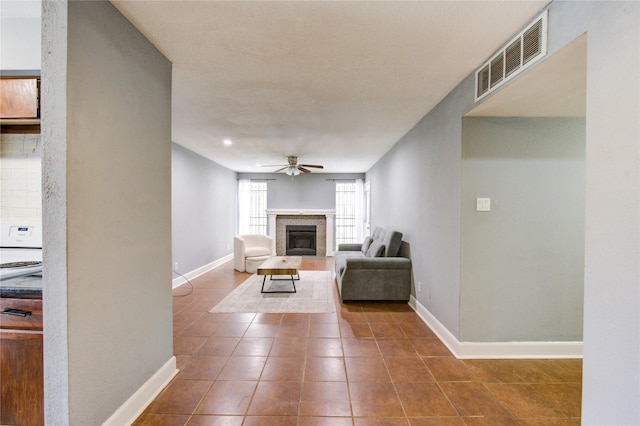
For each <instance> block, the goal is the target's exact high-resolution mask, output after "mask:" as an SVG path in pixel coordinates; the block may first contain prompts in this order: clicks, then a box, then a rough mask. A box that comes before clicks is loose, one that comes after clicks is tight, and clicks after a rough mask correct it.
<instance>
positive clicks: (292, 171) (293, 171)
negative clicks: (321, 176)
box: [264, 155, 324, 177]
mask: <svg viewBox="0 0 640 426" xmlns="http://www.w3.org/2000/svg"><path fill="white" fill-rule="evenodd" d="M287 162H288V163H289V164H287V165H278V166H264V167H281V168H280V169H278V170H276V171H274V172H273V173H280V172H284V173H285V174H287V175H289V176H291V177H294V176H298V175H299V174H300V173H311V170H309V169H307V167H310V168H315V169H324V166H321V165H319V164H298V157H297V156H295V155H289V156H287Z"/></svg>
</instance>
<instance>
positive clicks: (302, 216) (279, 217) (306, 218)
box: [267, 209, 335, 257]
mask: <svg viewBox="0 0 640 426" xmlns="http://www.w3.org/2000/svg"><path fill="white" fill-rule="evenodd" d="M267 216H268V217H269V226H268V227H267V229H268V231H269V235H270V236H271V237H272V238H273V240H274V249H275V252H276V256H286V255H287V244H288V240H289V236H288V232H287V227H288V226H291V225H295V226H313V227H315V233H316V236H315V239H314V240H313V243H314V244H315V246H313V248H314V249H315V254H309V255H307V254H303V255H302V256H319V257H325V256H333V253H334V227H335V225H334V216H335V210H318V209H306V210H294V209H267ZM303 231H306V229H303ZM296 244H297V245H298V246H299V247H298V249H306V250H308V249H310V248H311V247H310V246H311V243H310V242H309V241H306V242H303V241H298V242H297V243H296Z"/></svg>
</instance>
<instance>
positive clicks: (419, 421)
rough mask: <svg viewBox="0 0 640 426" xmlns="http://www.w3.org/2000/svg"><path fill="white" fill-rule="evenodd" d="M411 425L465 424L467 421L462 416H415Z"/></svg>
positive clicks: (450, 425) (441, 425)
mask: <svg viewBox="0 0 640 426" xmlns="http://www.w3.org/2000/svg"><path fill="white" fill-rule="evenodd" d="M410 421H411V426H463V425H464V424H465V422H464V421H463V420H462V419H461V418H460V417H413V418H411V419H410Z"/></svg>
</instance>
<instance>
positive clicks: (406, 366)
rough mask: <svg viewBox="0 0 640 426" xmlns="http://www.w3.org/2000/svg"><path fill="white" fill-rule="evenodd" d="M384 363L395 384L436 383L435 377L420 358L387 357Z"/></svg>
mask: <svg viewBox="0 0 640 426" xmlns="http://www.w3.org/2000/svg"><path fill="white" fill-rule="evenodd" d="M384 361H385V363H386V364H387V369H388V370H389V374H390V376H391V380H392V381H393V382H394V383H409V382H423V383H429V382H435V379H434V377H433V376H432V375H431V372H430V371H429V369H428V368H427V366H426V365H425V364H424V362H423V361H422V358H420V357H417V356H409V357H385V358H384Z"/></svg>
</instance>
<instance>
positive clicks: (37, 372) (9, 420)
mask: <svg viewBox="0 0 640 426" xmlns="http://www.w3.org/2000/svg"><path fill="white" fill-rule="evenodd" d="M5 309H19V310H23V311H29V312H31V315H28V316H24V317H22V316H13V315H0V388H1V390H0V424H2V425H28V426H31V425H42V424H44V374H43V352H42V344H43V342H42V300H40V299H0V312H3V311H5Z"/></svg>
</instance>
